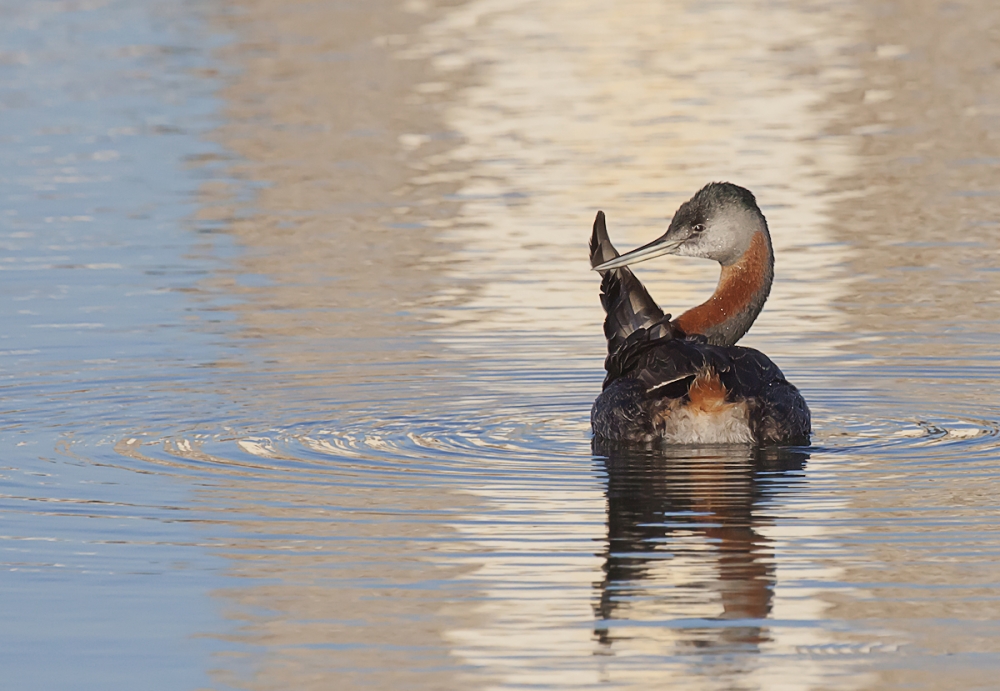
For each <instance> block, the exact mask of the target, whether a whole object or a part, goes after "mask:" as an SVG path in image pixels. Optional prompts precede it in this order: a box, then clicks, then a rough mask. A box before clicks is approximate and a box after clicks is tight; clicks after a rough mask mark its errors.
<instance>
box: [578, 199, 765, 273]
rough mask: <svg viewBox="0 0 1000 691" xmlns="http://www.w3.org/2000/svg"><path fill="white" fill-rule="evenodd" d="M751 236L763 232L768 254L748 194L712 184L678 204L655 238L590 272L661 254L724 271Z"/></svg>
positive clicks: (762, 228)
mask: <svg viewBox="0 0 1000 691" xmlns="http://www.w3.org/2000/svg"><path fill="white" fill-rule="evenodd" d="M757 233H763V235H764V238H765V239H766V240H767V245H768V249H770V235H769V234H768V231H767V221H766V220H765V219H764V214H762V213H761V211H760V208H759V207H758V206H757V200H756V199H754V196H753V194H752V193H751V192H750V190H748V189H745V188H743V187H740V186H739V185H734V184H732V183H729V182H713V183H710V184H708V185H705V186H704V187H703V188H701V189H700V190H699V191H698V193H697V194H695V195H694V196H693V197H691V199H690V200H689V201H686V202H684V203H683V204H681V206H680V208H679V209H677V213H675V214H674V217H673V219H672V220H671V221H670V226H669V227H668V228H667V232H666V233H664V234H663V235H662V236H661V237H659V238H657V239H656V240H653V241H652V242H651V243H649V244H648V245H644V246H642V247H640V248H638V249H635V250H632V251H631V252H626V253H625V254H623V255H621V256H620V257H617V258H615V259H612V260H611V261H607V262H604V263H603V264H600V265H598V266H595V267H594V270H595V271H607V270H609V269H617V268H619V267H622V266H628V265H630V264H637V263H639V262H642V261H646V260H647V259H652V258H653V257H659V256H662V255H665V254H677V255H681V256H685V257H702V258H703V259H712V260H715V261H717V262H719V263H720V264H722V265H723V266H730V265H732V264H735V263H736V262H738V261H739V260H740V258H741V257H743V256H744V255H745V254H746V253H747V251H748V250H749V249H750V247H751V245H752V244H753V239H754V236H755V235H757Z"/></svg>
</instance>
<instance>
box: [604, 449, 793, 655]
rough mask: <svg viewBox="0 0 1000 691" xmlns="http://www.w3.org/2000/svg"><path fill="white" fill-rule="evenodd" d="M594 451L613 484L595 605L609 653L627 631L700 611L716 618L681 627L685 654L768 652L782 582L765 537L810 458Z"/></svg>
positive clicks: (786, 452) (770, 453)
mask: <svg viewBox="0 0 1000 691" xmlns="http://www.w3.org/2000/svg"><path fill="white" fill-rule="evenodd" d="M593 450H594V454H595V455H598V456H601V457H602V458H601V463H602V464H603V466H604V469H605V471H606V472H607V478H608V485H607V509H608V538H607V546H606V549H605V551H604V553H603V557H604V565H603V571H604V579H603V580H602V581H601V582H600V583H598V584H596V588H597V591H598V592H597V597H596V598H595V604H594V613H595V616H596V617H597V619H598V623H597V626H596V628H595V634H596V636H597V638H598V640H599V641H600V643H601V645H602V646H603V647H604V648H605V649H606V650H607V651H608V652H613V650H614V645H615V642H616V641H617V640H619V639H621V638H628V637H629V635H628V632H627V629H626V630H625V631H624V632H617V631H616V625H617V624H618V623H619V622H622V621H625V620H628V621H633V622H634V621H650V620H654V621H655V620H657V619H659V618H660V615H662V613H665V612H669V613H674V612H684V611H691V610H692V605H694V607H695V608H696V609H703V610H705V612H706V613H705V614H704V615H703V616H700V617H696V618H691V619H684V620H677V619H674V621H673V622H672V623H673V624H675V625H679V626H680V627H681V628H682V630H683V631H684V634H683V637H682V640H680V641H678V642H679V643H680V645H681V646H682V647H684V646H689V647H691V648H693V649H697V650H702V651H711V652H713V653H724V652H737V651H738V652H743V653H746V652H758V651H759V646H760V644H761V643H763V642H766V641H768V640H769V636H768V631H767V625H766V622H765V620H766V619H767V618H768V616H769V615H770V613H771V609H772V601H773V595H774V587H775V584H776V580H777V579H776V573H775V571H776V569H775V555H774V549H773V548H772V546H771V544H770V541H769V540H768V538H767V537H765V536H764V535H762V534H761V532H760V531H759V528H760V527H761V526H762V525H765V524H767V523H769V522H770V520H771V519H770V518H769V516H768V514H767V506H768V504H769V502H770V501H771V500H772V499H773V497H774V496H775V495H776V494H778V493H780V492H784V491H788V490H789V489H791V486H792V484H793V478H794V477H795V476H796V475H798V474H799V473H801V472H802V471H803V470H804V468H805V465H806V461H807V460H808V458H809V454H808V453H806V452H804V451H802V450H799V449H791V448H766V449H753V448H748V447H737V446H732V447H730V446H718V447H688V448H673V449H671V448H667V449H658V450H647V449H635V448H623V447H615V446H612V445H609V444H607V443H606V442H602V441H599V440H596V439H595V440H594V443H593ZM688 560H694V561H695V562H696V563H697V564H698V566H697V567H696V570H695V571H696V572H695V574H694V577H693V578H691V579H690V580H685V581H684V582H677V581H675V580H672V579H671V575H672V574H671V573H670V565H671V564H672V563H674V562H677V561H680V562H684V561H688ZM688 573H691V572H690V571H688ZM713 609H714V610H715V614H710V613H709V611H710V610H713ZM670 616H673V615H670ZM723 622H724V623H723ZM720 623H722V625H720ZM663 624H664V622H662V621H658V622H657V625H660V626H662V625H663Z"/></svg>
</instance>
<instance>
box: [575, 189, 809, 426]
mask: <svg viewBox="0 0 1000 691" xmlns="http://www.w3.org/2000/svg"><path fill="white" fill-rule="evenodd" d="M664 254H677V255H682V256H687V257H702V258H704V259H712V260H714V261H717V262H719V264H720V265H721V266H722V274H721V276H720V278H719V285H718V286H717V287H716V289H715V293H713V295H712V297H710V298H709V299H708V300H707V301H705V302H704V303H702V304H701V305H698V306H697V307H694V308H692V309H690V310H688V311H687V312H685V313H684V314H682V315H681V316H679V317H678V318H677V319H674V320H671V317H670V315H669V314H664V313H663V311H662V310H661V309H660V308H659V307H658V306H657V305H656V303H655V302H653V299H652V298H651V297H650V296H649V293H648V292H646V289H645V287H643V285H642V283H641V282H640V281H639V279H637V278H636V277H635V275H634V274H633V273H632V272H631V271H630V270H629V269H628V268H627V266H628V265H629V264H634V263H637V262H640V261H645V260H647V259H652V258H653V257H658V256H661V255H664ZM590 264H591V266H592V267H593V268H594V269H595V270H596V271H599V272H600V273H601V275H602V277H603V280H602V282H601V304H602V305H603V306H604V311H605V312H606V313H607V317H606V318H605V320H604V334H605V336H606V337H607V339H608V357H607V360H606V361H605V368H606V369H607V376H606V377H605V379H604V390H603V391H602V392H601V395H600V396H598V397H597V400H596V401H594V407H593V409H592V411H591V425H592V427H593V430H594V434H595V436H597V437H599V438H601V439H606V440H609V441H624V442H646V443H648V442H661V443H667V444H796V445H798V444H808V443H809V434H810V416H809V408H808V406H806V402H805V401H804V400H803V398H802V395H801V394H800V393H799V391H798V389H796V388H795V387H794V386H792V385H791V384H789V383H788V382H787V381H786V380H785V376H784V375H783V374H782V373H781V370H780V369H778V367H777V365H775V364H774V363H773V362H771V360H770V359H769V358H768V357H767V356H766V355H764V354H763V353H761V352H759V351H757V350H754V349H752V348H743V347H740V346H737V345H735V343H736V342H737V341H738V340H739V339H740V338H741V337H742V336H743V334H745V333H746V332H747V330H748V329H749V328H750V326H751V325H752V324H753V322H754V319H756V318H757V315H758V314H760V310H761V308H762V307H763V306H764V301H765V300H767V296H768V293H769V292H770V290H771V283H772V281H773V279H774V252H773V250H772V249H771V235H770V233H769V232H768V229H767V220H766V219H765V218H764V214H762V213H761V211H760V208H759V207H758V206H757V201H756V199H754V196H753V194H751V193H750V191H749V190H747V189H744V188H742V187H739V186H737V185H733V184H731V183H728V182H721V183H711V184H709V185H706V186H705V187H703V188H702V189H701V190H700V191H699V192H698V193H697V194H695V195H694V197H692V198H691V199H690V200H689V201H687V202H685V203H684V204H682V205H681V207H680V208H679V209H678V210H677V213H676V214H674V217H673V220H671V222H670V226H669V228H668V229H667V232H666V233H665V234H664V235H663V236H662V237H660V238H658V239H656V240H654V241H653V242H651V243H649V244H648V245H645V246H643V247H640V248H639V249H636V250H633V251H631V252H628V253H626V254H623V255H619V254H618V251H617V250H616V249H615V248H614V246H613V245H612V244H611V240H610V239H609V238H608V231H607V228H606V226H605V221H604V213H603V212H601V211H599V212H598V213H597V219H596V220H595V221H594V232H593V235H592V236H591V238H590Z"/></svg>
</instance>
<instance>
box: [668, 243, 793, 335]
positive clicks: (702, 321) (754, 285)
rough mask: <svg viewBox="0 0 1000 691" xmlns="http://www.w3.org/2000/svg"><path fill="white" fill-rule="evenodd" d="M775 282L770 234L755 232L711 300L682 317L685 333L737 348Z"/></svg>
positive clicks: (726, 268)
mask: <svg viewBox="0 0 1000 691" xmlns="http://www.w3.org/2000/svg"><path fill="white" fill-rule="evenodd" d="M773 280H774V252H773V251H772V249H771V238H770V236H769V235H768V234H767V231H765V230H761V231H758V232H756V233H754V235H753V237H752V238H751V240H750V247H748V248H747V250H746V252H744V253H743V254H742V255H741V256H740V258H739V259H738V260H736V261H735V262H733V263H732V264H729V265H724V266H723V267H722V274H721V275H720V276H719V285H718V286H716V288H715V292H714V293H713V294H712V297H710V298H709V299H708V300H706V301H705V302H703V303H702V304H700V305H698V306H697V307H693V308H691V309H689V310H688V311H687V312H685V313H684V314H682V315H681V316H679V317H678V318H677V319H676V320H675V321H674V324H676V325H677V326H679V327H680V328H681V329H682V330H683V331H684V333H685V334H687V335H689V336H690V335H695V334H700V335H702V336H705V337H706V338H707V339H708V342H709V343H712V344H714V345H733V344H734V343H736V342H737V341H738V340H740V338H742V337H743V334H745V333H746V332H747V331H748V330H749V329H750V326H751V325H752V324H753V322H754V320H755V319H756V318H757V315H758V314H760V311H761V309H762V308H763V307H764V302H765V301H766V300H767V295H768V293H770V292H771V283H772V281H773Z"/></svg>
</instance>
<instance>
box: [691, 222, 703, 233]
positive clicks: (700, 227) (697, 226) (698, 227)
mask: <svg viewBox="0 0 1000 691" xmlns="http://www.w3.org/2000/svg"><path fill="white" fill-rule="evenodd" d="M703 230H705V226H704V225H702V224H701V223H696V224H694V225H693V226H691V232H692V233H700V232H701V231H703Z"/></svg>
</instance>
